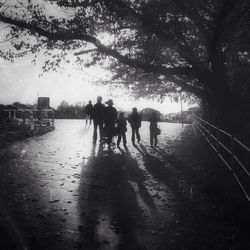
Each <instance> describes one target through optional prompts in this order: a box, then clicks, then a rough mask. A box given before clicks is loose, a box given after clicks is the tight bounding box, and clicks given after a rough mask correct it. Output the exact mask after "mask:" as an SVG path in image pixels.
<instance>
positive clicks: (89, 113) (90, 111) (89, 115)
mask: <svg viewBox="0 0 250 250" xmlns="http://www.w3.org/2000/svg"><path fill="white" fill-rule="evenodd" d="M85 113H86V124H88V121H89V124H91V120H92V119H93V117H92V116H93V105H92V102H91V101H89V103H88V104H87V105H86V106H85Z"/></svg>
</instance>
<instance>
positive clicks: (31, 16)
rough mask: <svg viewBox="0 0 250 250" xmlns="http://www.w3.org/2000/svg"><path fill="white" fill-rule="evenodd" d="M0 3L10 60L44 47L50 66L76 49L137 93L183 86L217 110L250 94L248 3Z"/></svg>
mask: <svg viewBox="0 0 250 250" xmlns="http://www.w3.org/2000/svg"><path fill="white" fill-rule="evenodd" d="M0 2H1V9H0V21H1V22H2V23H5V24H7V25H10V26H8V28H6V29H5V35H6V37H5V38H6V39H9V40H10V43H11V44H12V45H13V47H12V48H11V49H8V50H6V49H5V50H2V51H1V56H2V57H4V58H6V59H9V60H13V59H14V58H15V57H17V56H23V55H24V54H26V53H28V52H31V53H34V54H35V53H36V52H39V51H41V50H42V49H44V50H47V52H46V55H47V58H48V59H47V61H46V62H45V65H44V71H46V70H49V69H52V70H56V67H57V66H58V65H59V64H60V63H61V62H62V61H67V59H66V57H67V53H73V54H74V55H75V59H76V62H77V63H78V65H83V66H90V65H93V64H95V63H100V64H102V65H103V67H108V68H110V69H111V70H112V71H113V73H114V74H115V76H114V80H115V82H116V83H117V84H126V85H127V86H129V87H130V88H132V89H133V90H135V92H136V91H139V92H140V93H141V94H143V95H147V94H154V93H155V94H157V95H164V94H166V93H170V92H176V91H180V90H182V91H185V92H187V93H192V94H194V95H195V96H197V97H198V98H200V99H202V100H203V101H205V102H206V103H207V104H208V105H209V107H210V108H211V110H219V111H220V112H219V115H221V114H224V112H225V110H227V109H228V107H229V106H228V105H229V103H233V105H234V106H237V107H238V108H239V109H240V107H242V101H243V100H245V101H246V95H245V93H247V92H249V93H250V90H249V89H250V88H249V83H248V82H249V63H250V58H249V46H250V44H249V40H250V31H249V30H250V29H249V27H250V25H249V24H250V3H249V1H248V0H238V1H233V0H115V1H113V0H82V1H81V0H44V1H38V0H33V1H32V0H18V1H12V0H9V1H8V0H7V1H6V0H1V1H0ZM50 50H54V51H55V53H51V52H49V51H50ZM86 55H90V56H91V57H89V56H88V57H87V56H86ZM238 103H241V104H238ZM236 104H237V105H236ZM234 106H233V107H234ZM233 107H232V108H233ZM236 113H237V112H236Z"/></svg>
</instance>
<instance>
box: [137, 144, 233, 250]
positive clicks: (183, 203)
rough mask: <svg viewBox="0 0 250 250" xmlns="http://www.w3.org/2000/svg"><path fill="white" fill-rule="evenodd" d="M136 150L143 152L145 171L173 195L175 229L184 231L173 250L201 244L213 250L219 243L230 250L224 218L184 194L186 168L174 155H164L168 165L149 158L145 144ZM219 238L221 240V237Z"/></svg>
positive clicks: (188, 193)
mask: <svg viewBox="0 0 250 250" xmlns="http://www.w3.org/2000/svg"><path fill="white" fill-rule="evenodd" d="M135 148H136V149H137V150H138V151H139V152H140V153H141V155H142V157H143V160H144V165H145V168H146V169H147V170H148V171H149V173H150V174H152V176H153V177H154V178H155V179H156V180H158V181H159V182H160V183H162V184H164V185H166V186H167V187H169V188H170V189H171V191H172V192H173V194H174V197H175V200H176V202H177V203H176V204H175V206H174V207H175V211H176V213H177V214H178V217H179V218H180V222H178V224H175V225H173V227H172V228H173V230H175V231H181V232H182V241H179V240H178V239H174V241H175V243H174V244H176V245H174V249H179V247H180V246H183V247H180V248H184V249H194V248H196V246H198V245H203V246H204V247H205V248H206V249H213V248H214V246H215V245H216V244H217V245H220V246H222V247H221V249H226V248H228V246H229V245H228V244H230V241H225V238H223V237H226V236H225V235H226V234H227V232H226V233H225V232H224V225H223V224H220V220H221V219H222V218H221V217H220V216H219V215H218V214H215V211H213V210H212V209H211V204H209V203H208V202H207V201H205V200H202V198H201V197H197V198H196V199H198V200H193V198H192V196H191V193H190V191H189V192H188V190H187V192H185V189H186V188H187V186H186V183H185V181H186V180H185V178H186V177H185V176H183V173H182V172H181V168H182V167H183V166H182V167H181V165H178V164H181V161H180V160H179V159H175V158H174V156H168V155H165V160H166V162H165V161H164V160H161V159H159V158H157V157H155V156H152V155H150V154H149V153H148V151H147V149H146V148H145V147H144V146H143V145H140V147H138V146H135ZM159 152H161V151H159ZM176 164H177V165H176ZM224 224H226V223H224ZM208 235H209V238H208ZM218 235H221V236H222V238H218V237H217V236H218ZM165 243H166V244H167V243H168V242H165ZM165 243H164V244H165ZM175 247H176V248H175Z"/></svg>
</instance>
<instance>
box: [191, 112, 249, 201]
mask: <svg viewBox="0 0 250 250" xmlns="http://www.w3.org/2000/svg"><path fill="white" fill-rule="evenodd" d="M192 124H193V129H194V131H196V129H197V130H198V131H199V132H200V133H201V134H202V135H203V137H204V138H205V139H206V141H207V142H208V143H209V145H210V146H211V147H212V149H213V150H214V151H215V152H216V154H217V156H218V158H219V159H220V160H221V161H222V162H223V164H224V165H225V166H226V167H227V168H228V170H229V171H230V172H231V173H232V175H233V177H234V179H235V180H236V182H237V184H238V186H239V187H240V189H241V190H242V192H243V194H244V196H245V197H246V199H247V200H248V202H250V166H249V164H250V148H248V147H247V146H246V145H244V144H243V143H242V142H240V141H239V140H238V139H236V138H235V137H234V136H233V135H231V134H229V133H227V132H226V131H224V130H222V129H220V128H218V127H216V126H214V125H212V124H210V123H209V122H207V121H205V120H203V119H201V118H199V117H198V116H196V115H193V123H192Z"/></svg>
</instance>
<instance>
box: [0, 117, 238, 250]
mask: <svg viewBox="0 0 250 250" xmlns="http://www.w3.org/2000/svg"><path fill="white" fill-rule="evenodd" d="M55 125H56V130H55V131H53V132H50V133H48V134H45V135H43V136H40V137H34V138H30V139H28V140H25V141H22V142H17V143H15V144H13V145H12V146H10V147H8V148H6V149H3V150H1V151H0V159H1V162H0V176H1V182H0V194H1V204H2V205H1V207H0V208H1V211H2V212H1V217H2V220H3V221H4V224H5V225H6V227H7V228H8V229H6V230H8V231H11V233H9V232H8V235H10V237H12V238H13V237H14V238H15V239H16V242H17V243H16V244H17V245H20V246H22V247H26V248H27V249H60V250H63V249H67V250H69V249H201V248H202V247H203V248H204V249H215V246H216V249H218V248H220V249H223V248H224V247H228V246H230V245H233V244H234V241H233V240H234V239H233V237H234V229H233V228H232V227H230V225H228V222H227V221H226V220H225V219H223V216H224V215H223V214H222V211H221V210H220V208H218V207H216V206H215V205H214V204H213V202H212V201H210V200H209V198H208V196H207V195H206V194H204V193H203V192H202V190H201V186H202V182H203V180H202V178H204V180H206V174H204V175H203V177H202V176H201V177H199V178H201V180H200V179H199V181H196V179H197V178H196V177H197V176H196V174H197V175H198V174H199V171H198V173H195V172H192V171H191V169H188V168H189V166H191V165H192V166H194V167H196V166H197V169H199V164H201V162H194V161H193V160H192V158H191V157H192V156H191V153H190V152H192V151H193V150H194V148H195V145H193V144H187V143H188V141H186V145H185V148H184V149H183V148H182V150H180V145H181V143H182V142H183V138H184V139H185V133H184V132H185V131H186V130H188V131H189V134H188V135H189V137H190V135H191V137H192V136H194V135H193V134H192V131H191V127H190V126H189V125H187V126H185V127H184V128H183V127H182V126H181V125H180V124H171V123H159V127H160V128H161V129H162V135H160V136H159V146H158V147H156V148H151V147H150V145H149V123H147V122H143V124H142V128H141V136H142V140H141V143H140V144H136V145H135V146H133V145H132V144H131V142H130V136H131V131H130V128H129V129H128V132H127V139H128V145H127V148H124V147H123V145H121V148H120V149H118V148H116V147H113V148H112V149H111V150H108V149H107V148H103V147H100V146H99V145H98V144H93V143H92V135H93V128H92V126H86V125H85V121H82V120H57V121H56V124H55ZM183 136H184V137H183ZM189 151H190V152H189ZM4 230H5V229H4ZM5 244H6V245H7V246H8V244H10V243H5ZM200 247H201V248H200ZM20 249H21V248H20Z"/></svg>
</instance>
